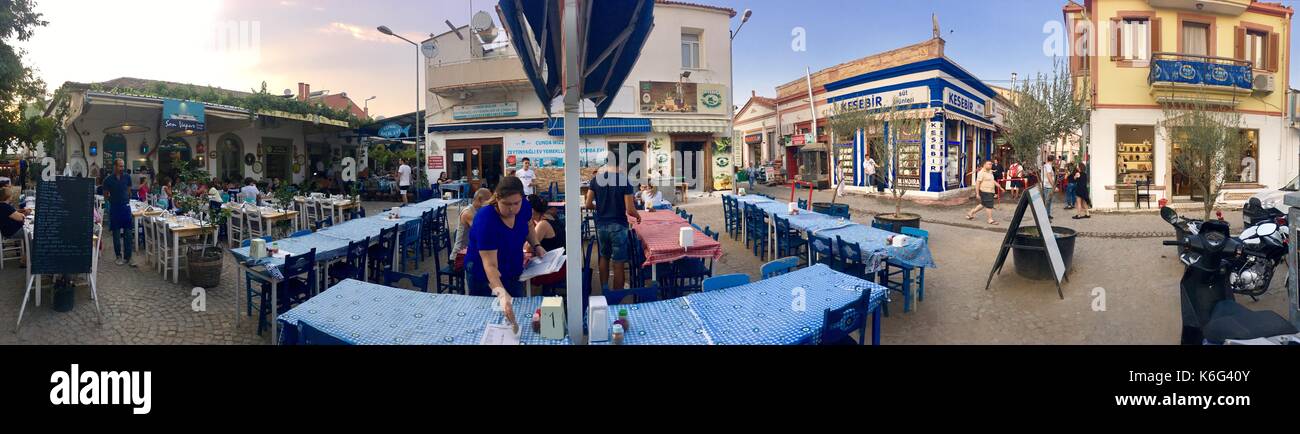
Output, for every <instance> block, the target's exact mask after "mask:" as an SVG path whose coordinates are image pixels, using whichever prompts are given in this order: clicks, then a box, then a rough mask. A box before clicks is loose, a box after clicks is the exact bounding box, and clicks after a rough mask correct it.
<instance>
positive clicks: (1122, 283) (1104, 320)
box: [0, 189, 1286, 344]
mask: <svg viewBox="0 0 1300 434" xmlns="http://www.w3.org/2000/svg"><path fill="white" fill-rule="evenodd" d="M772 193H773V196H778V197H780V196H779V195H778V194H776V193H778V190H775V189H774V190H772ZM806 193H807V192H806V191H805V192H804V194H806ZM785 197H789V190H786V191H785ZM872 201H875V199H870V198H856V197H850V198H849V203H851V204H853V207H854V220H855V221H858V222H861V223H867V222H868V221H869V220H868V217H867V215H866V214H865V213H864V212H863V211H864V210H866V209H868V208H867V207H871V208H870V209H877V210H879V209H884V205H881V204H874V203H873V202H872ZM859 203H860V204H859ZM720 204H721V201H720V199H719V198H718V197H702V198H692V199H691V201H690V202H689V204H687V205H684V208H685V209H686V210H687V211H689V212H691V213H692V214H694V215H695V221H696V223H698V224H700V226H701V227H704V226H712V227H713V228H715V229H717V228H722V227H723V216H722V207H721V206H720ZM391 205H392V204H388V203H369V204H367V209H368V210H369V211H370V212H372V213H373V212H375V211H378V210H380V209H383V208H386V207H389V206H391ZM910 206H912V207H914V208H909V209H921V208H920V207H918V206H916V205H910ZM958 208H960V207H958ZM922 211H923V213H924V214H923V215H925V216H926V218H927V219H934V218H939V217H943V216H949V217H951V216H954V215H955V216H956V217H957V218H960V215H959V214H957V213H960V212H962V211H961V210H960V209H956V210H954V209H946V208H942V207H939V208H936V209H933V210H931V209H928V208H925V209H922ZM1057 211H1062V210H1057ZM455 212H456V211H455V210H453V211H452V214H454V213H455ZM1002 212H1004V213H1009V211H1005V210H1003V211H1002ZM999 218H1001V219H1004V220H1005V219H1008V218H1009V216H1005V215H1004V216H999ZM1091 220H1092V221H1087V220H1085V221H1083V222H1082V223H1080V222H1079V221H1074V220H1068V222H1069V223H1070V225H1071V227H1076V228H1084V227H1088V228H1092V229H1091V230H1095V231H1098V232H1101V231H1104V230H1116V231H1135V230H1142V229H1143V228H1156V227H1158V226H1159V225H1163V224H1164V222H1163V221H1161V220H1160V219H1159V217H1158V216H1156V215H1153V214H1146V215H1123V216H1103V215H1098V216H1096V217H1094V218H1093V219H1091ZM963 221H964V220H963ZM1058 223H1059V220H1058ZM1076 223H1078V225H1074V224H1076ZM1004 225H1005V223H1004ZM1084 225H1087V226H1084ZM923 227H925V228H926V229H928V230H929V231H930V234H931V245H932V248H933V253H934V256H935V261H936V262H937V263H938V265H939V268H935V269H930V270H927V272H926V297H925V301H924V302H919V303H914V310H913V311H912V312H909V313H904V312H903V309H902V305H901V301H902V299H901V296H899V295H898V294H896V293H895V294H893V295H891V296H892V297H893V300H894V302H895V304H894V305H893V306H894V307H893V308H892V309H891V316H890V317H889V318H886V319H885V320H884V325H883V342H884V343H885V344H956V343H960V344H1175V343H1177V341H1178V336H1179V316H1178V298H1177V295H1178V292H1177V291H1178V289H1177V281H1178V278H1179V276H1180V275H1181V273H1182V267H1181V264H1180V263H1179V262H1178V261H1177V258H1175V257H1174V255H1173V254H1172V253H1173V250H1172V248H1167V247H1162V246H1160V241H1161V240H1160V239H1158V238H1137V239H1116V238H1089V237H1081V238H1080V239H1079V240H1078V242H1077V245H1076V251H1075V254H1074V264H1073V268H1072V269H1071V272H1070V276H1069V278H1070V281H1069V282H1066V283H1065V284H1064V285H1063V289H1064V292H1065V300H1060V299H1058V298H1057V295H1056V290H1055V287H1054V285H1052V284H1051V283H1050V282H1033V281H1027V280H1025V279H1022V278H1020V277H1018V276H1016V274H1015V272H1014V271H1013V268H1014V264H1013V263H1008V264H1007V266H1006V270H1004V272H1003V273H1002V274H1001V275H1000V276H996V277H994V278H993V285H992V289H990V290H988V291H985V290H984V289H983V287H984V282H985V279H986V278H987V277H988V273H989V268H990V267H991V266H992V262H993V258H994V256H995V254H996V253H997V248H998V243H999V242H1000V241H1001V238H1002V231H1003V230H1005V229H1004V228H1005V226H1004V227H1003V229H996V230H983V229H982V228H980V229H972V228H969V227H966V226H957V225H949V224H935V223H932V222H931V220H927V221H926V223H924V224H923ZM1081 230H1082V229H1081ZM722 242H723V246H724V251H725V255H724V256H723V257H722V259H720V260H718V261H717V263H716V264H715V273H716V274H726V273H747V274H750V275H751V278H754V279H757V278H758V269H759V267H760V266H761V265H762V264H763V262H764V261H763V260H761V259H759V258H758V257H756V256H754V255H752V254H750V253H749V251H748V250H746V249H745V248H744V244H743V243H742V242H741V241H737V240H731V239H729V238H727V237H726V235H725V234H724V235H723V237H722ZM105 249H106V251H105V254H106V255H108V258H109V259H108V260H106V261H101V271H100V276H99V294H100V307H101V308H102V309H103V324H102V325H101V324H99V323H98V321H97V316H96V314H95V308H94V304H93V302H92V300H91V299H90V295H89V290H88V289H84V288H82V289H79V290H78V292H77V302H76V308H75V310H73V311H72V312H68V313H57V312H54V311H53V310H52V309H51V307H50V306H51V304H50V303H51V299H50V295H49V292H48V288H47V292H46V295H45V297H43V300H42V304H41V306H39V307H36V306H34V305H33V304H31V303H30V302H29V304H28V306H27V313H26V316H25V317H24V319H23V326H22V329H21V330H20V331H17V332H15V330H14V324H15V322H16V320H17V315H18V307H19V304H20V302H21V300H22V292H23V285H24V283H25V282H24V281H23V280H24V270H22V269H20V268H17V267H16V266H15V265H14V264H13V263H12V262H10V263H9V264H6V268H5V269H4V270H0V344H268V343H270V342H271V339H270V334H269V333H264V335H265V336H263V337H258V336H257V334H256V322H255V318H249V317H243V316H241V317H240V321H239V325H238V327H236V326H235V318H236V315H235V312H234V309H235V304H234V303H235V297H237V296H242V295H243V292H242V291H243V286H242V285H243V280H242V276H241V275H239V272H238V267H237V265H236V264H235V262H234V261H233V259H230V258H229V255H226V256H227V258H226V260H225V264H224V268H223V276H222V285H221V286H219V287H217V288H213V289H209V290H207V291H206V298H207V306H206V307H207V310H206V311H205V312H195V311H193V310H192V308H191V302H192V301H193V300H194V297H193V296H192V295H191V292H190V291H191V289H192V286H191V285H188V284H186V283H185V279H186V276H184V275H183V273H182V276H181V282H182V283H181V284H172V283H171V282H170V281H166V280H164V279H163V278H162V277H161V276H159V274H158V273H156V272H154V271H152V269H151V268H147V267H141V268H127V267H122V266H117V265H114V264H113V263H112V261H111V258H112V253H111V252H112V246H111V245H105ZM141 259H142V258H139V257H137V258H136V261H137V262H139V261H141ZM768 259H771V258H768ZM432 268H433V261H426V263H425V264H424V265H423V267H422V270H421V272H431V271H432ZM1283 280H1284V279H1282V278H1281V276H1279V278H1277V279H1274V287H1273V289H1272V290H1270V291H1269V293H1268V294H1267V295H1265V296H1264V297H1263V298H1261V300H1260V301H1259V302H1251V301H1249V300H1245V301H1244V303H1245V304H1246V305H1247V306H1249V307H1252V308H1267V309H1273V310H1276V311H1278V312H1279V313H1283V314H1285V311H1284V307H1285V303H1286V295H1285V288H1283ZM1094 288H1102V291H1101V292H1097V291H1096V290H1095V289H1094ZM1100 293H1104V295H1105V310H1104V311H1094V310H1093V305H1094V302H1095V300H1096V298H1097V297H1096V295H1095V294H1100Z"/></svg>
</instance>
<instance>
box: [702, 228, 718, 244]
mask: <svg viewBox="0 0 1300 434" xmlns="http://www.w3.org/2000/svg"><path fill="white" fill-rule="evenodd" d="M711 229H712V227H710V226H705V227H704V236H706V237H709V238H713V241H718V233H717V232H713V231H712V230H711Z"/></svg>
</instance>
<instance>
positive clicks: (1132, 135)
mask: <svg viewBox="0 0 1300 434" xmlns="http://www.w3.org/2000/svg"><path fill="white" fill-rule="evenodd" d="M1155 138H1156V129H1155V127H1153V126H1150V125H1118V126H1116V127H1115V161H1116V163H1117V166H1118V167H1117V168H1116V170H1115V173H1116V179H1115V183H1116V184H1134V183H1136V182H1138V181H1143V182H1147V181H1151V180H1153V179H1155V147H1154V146H1153V145H1152V144H1151V143H1152V142H1154V141H1155Z"/></svg>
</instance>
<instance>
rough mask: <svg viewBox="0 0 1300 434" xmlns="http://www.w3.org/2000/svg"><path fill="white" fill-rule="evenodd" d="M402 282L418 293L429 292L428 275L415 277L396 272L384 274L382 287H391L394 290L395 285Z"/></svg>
mask: <svg viewBox="0 0 1300 434" xmlns="http://www.w3.org/2000/svg"><path fill="white" fill-rule="evenodd" d="M403 280H405V281H407V282H409V283H410V284H411V287H412V289H418V290H420V292H429V273H424V274H420V275H418V276H417V275H414V274H406V273H399V272H396V271H385V272H384V286H392V287H394V288H396V287H397V286H396V285H398V284H401V283H402V281H403Z"/></svg>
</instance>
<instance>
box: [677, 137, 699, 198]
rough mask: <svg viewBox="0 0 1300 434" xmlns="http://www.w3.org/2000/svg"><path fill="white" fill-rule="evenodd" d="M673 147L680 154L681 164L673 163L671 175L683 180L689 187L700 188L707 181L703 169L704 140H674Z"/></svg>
mask: <svg viewBox="0 0 1300 434" xmlns="http://www.w3.org/2000/svg"><path fill="white" fill-rule="evenodd" d="M673 145H674V147H675V148H676V149H674V150H675V151H676V152H677V153H678V154H679V155H681V164H675V165H673V177H675V178H677V179H679V180H684V182H686V183H687V184H688V185H690V188H691V189H693V190H694V189H702V188H704V186H705V184H706V183H707V182H706V181H707V178H705V173H706V172H705V170H704V164H703V161H704V142H675V143H674V144H673Z"/></svg>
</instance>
